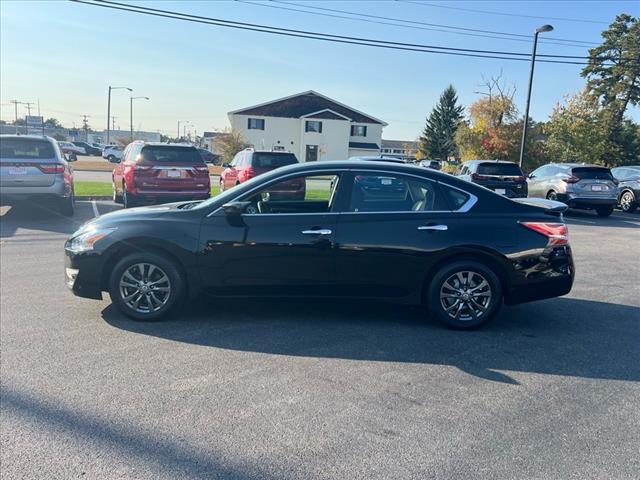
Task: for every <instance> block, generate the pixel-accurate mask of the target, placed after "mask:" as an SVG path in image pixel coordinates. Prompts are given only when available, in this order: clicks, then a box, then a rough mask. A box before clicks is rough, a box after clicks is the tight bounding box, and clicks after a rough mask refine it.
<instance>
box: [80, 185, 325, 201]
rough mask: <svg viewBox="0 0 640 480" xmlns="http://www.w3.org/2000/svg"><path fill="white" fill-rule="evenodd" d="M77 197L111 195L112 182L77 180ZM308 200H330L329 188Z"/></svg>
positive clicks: (313, 192) (213, 190)
mask: <svg viewBox="0 0 640 480" xmlns="http://www.w3.org/2000/svg"><path fill="white" fill-rule="evenodd" d="M74 186H75V192H76V197H105V196H107V197H110V196H111V193H112V191H111V184H110V183H108V182H86V181H80V182H75V184H74ZM218 193H220V189H219V187H218V186H217V185H215V186H213V187H211V196H212V197H214V196H216V195H218ZM305 199H306V200H329V190H324V189H316V190H307V194H306V196H305Z"/></svg>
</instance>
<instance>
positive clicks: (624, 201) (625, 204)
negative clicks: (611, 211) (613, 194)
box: [620, 192, 633, 212]
mask: <svg viewBox="0 0 640 480" xmlns="http://www.w3.org/2000/svg"><path fill="white" fill-rule="evenodd" d="M631 205H633V194H632V193H631V192H624V194H623V195H622V198H621V199H620V208H621V209H622V211H623V212H628V211H629V210H631Z"/></svg>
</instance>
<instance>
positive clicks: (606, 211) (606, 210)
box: [596, 207, 613, 217]
mask: <svg viewBox="0 0 640 480" xmlns="http://www.w3.org/2000/svg"><path fill="white" fill-rule="evenodd" d="M596 212H597V213H598V216H599V217H608V216H609V215H611V214H612V213H613V207H597V208H596Z"/></svg>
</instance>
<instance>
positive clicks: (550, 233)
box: [520, 222, 569, 247]
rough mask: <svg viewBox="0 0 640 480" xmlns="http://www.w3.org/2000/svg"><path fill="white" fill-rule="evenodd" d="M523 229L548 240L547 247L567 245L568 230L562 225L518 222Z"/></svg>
mask: <svg viewBox="0 0 640 480" xmlns="http://www.w3.org/2000/svg"><path fill="white" fill-rule="evenodd" d="M520 225H522V226H523V227H527V228H530V229H531V230H533V231H535V232H538V233H541V234H542V235H544V236H545V237H547V238H548V239H549V241H548V243H547V246H553V247H557V246H561V245H568V244H569V229H568V228H567V226H566V225H565V224H564V223H545V222H520Z"/></svg>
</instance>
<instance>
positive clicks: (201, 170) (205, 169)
mask: <svg viewBox="0 0 640 480" xmlns="http://www.w3.org/2000/svg"><path fill="white" fill-rule="evenodd" d="M196 172H198V173H205V174H207V175H208V174H209V167H206V166H203V167H196Z"/></svg>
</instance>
